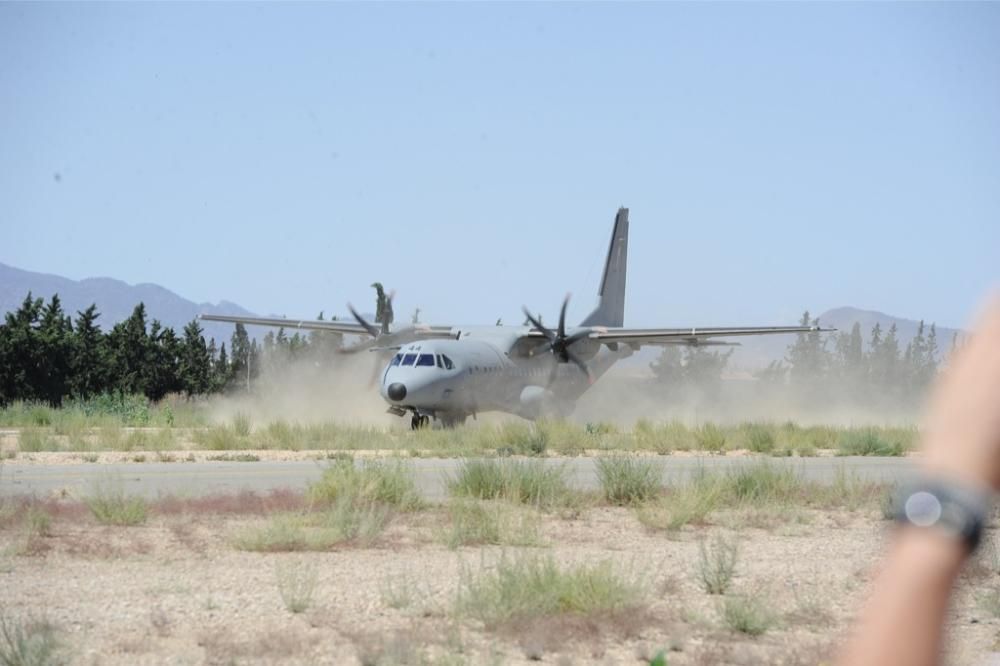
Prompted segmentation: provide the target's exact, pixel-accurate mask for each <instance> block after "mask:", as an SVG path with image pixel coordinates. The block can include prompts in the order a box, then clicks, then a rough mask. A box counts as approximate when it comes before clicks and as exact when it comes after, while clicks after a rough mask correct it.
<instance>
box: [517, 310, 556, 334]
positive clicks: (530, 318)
mask: <svg viewBox="0 0 1000 666" xmlns="http://www.w3.org/2000/svg"><path fill="white" fill-rule="evenodd" d="M521 309H522V310H524V316H525V317H527V318H528V321H530V322H531V325H532V326H534V327H535V328H537V329H538V330H539V331H541V332H542V333H543V334H544V335H545V337H546V339H548V341H549V342H550V343H555V341H556V334H555V333H553V332H552V331H550V330H549V329H547V328H545V327H544V326H542V322H540V321H538V320H537V319H535V315H533V314H531V313H530V312H528V308H527V306H524V307H522V308H521Z"/></svg>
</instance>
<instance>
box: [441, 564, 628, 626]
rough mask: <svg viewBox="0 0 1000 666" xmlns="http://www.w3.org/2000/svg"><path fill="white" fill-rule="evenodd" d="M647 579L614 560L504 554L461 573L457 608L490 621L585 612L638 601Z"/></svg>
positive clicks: (493, 624)
mask: <svg viewBox="0 0 1000 666" xmlns="http://www.w3.org/2000/svg"><path fill="white" fill-rule="evenodd" d="M644 587H645V586H644V581H641V580H638V579H637V578H635V577H633V576H629V575H626V574H624V573H622V572H620V571H618V570H617V569H616V568H615V567H614V565H612V563H611V562H610V561H607V560H606V561H603V562H600V563H598V564H593V565H589V564H578V565H574V566H569V567H565V568H561V567H560V566H559V565H557V564H556V562H555V560H554V559H553V558H552V557H535V556H526V555H522V556H520V557H517V558H515V559H512V558H509V557H506V556H504V557H502V558H501V559H500V561H499V562H498V563H497V564H496V566H495V567H492V568H489V569H486V570H484V571H482V572H480V573H479V574H478V575H470V574H468V572H465V573H464V574H463V579H462V580H461V581H460V584H459V594H458V597H457V600H456V611H457V612H458V613H459V614H462V613H469V614H470V615H472V616H473V617H475V618H477V619H479V620H482V621H483V622H484V623H486V624H487V626H497V625H499V624H503V623H505V622H510V621H524V620H531V619H532V618H540V617H545V616H552V615H558V614H565V613H573V614H578V615H586V614H591V613H597V612H603V611H616V610H622V609H625V608H630V607H635V606H638V605H640V604H641V603H642V602H643V601H644V595H645V593H644Z"/></svg>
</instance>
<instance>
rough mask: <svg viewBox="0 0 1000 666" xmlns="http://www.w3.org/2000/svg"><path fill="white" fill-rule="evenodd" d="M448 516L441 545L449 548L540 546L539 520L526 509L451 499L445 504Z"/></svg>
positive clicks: (533, 513) (500, 503)
mask: <svg viewBox="0 0 1000 666" xmlns="http://www.w3.org/2000/svg"><path fill="white" fill-rule="evenodd" d="M448 514H449V517H450V518H451V523H450V526H449V529H448V531H447V532H446V533H445V543H446V544H447V545H448V547H449V548H458V547H459V546H469V545H482V544H490V545H496V546H538V545H540V544H541V535H540V527H541V520H540V519H539V516H538V514H537V513H535V512H533V511H530V510H525V509H521V508H517V507H513V506H510V505H508V504H506V503H504V502H500V501H483V500H467V499H453V500H452V501H451V502H450V503H449V505H448Z"/></svg>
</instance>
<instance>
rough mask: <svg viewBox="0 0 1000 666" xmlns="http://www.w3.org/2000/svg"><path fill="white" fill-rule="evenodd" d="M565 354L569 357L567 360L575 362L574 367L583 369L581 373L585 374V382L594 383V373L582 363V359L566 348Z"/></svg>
mask: <svg viewBox="0 0 1000 666" xmlns="http://www.w3.org/2000/svg"><path fill="white" fill-rule="evenodd" d="M566 356H568V357H569V360H570V361H571V362H572V363H575V364H576V367H578V368H580V370H582V371H583V374H585V375H587V382H588V383H590V384H593V383H594V374H593V373H592V372H591V371H590V368H589V367H587V364H586V363H584V361H583V359H582V358H580V357H579V356H577V355H576V354H574V353H573V352H571V351H570V350H568V349H567V350H566Z"/></svg>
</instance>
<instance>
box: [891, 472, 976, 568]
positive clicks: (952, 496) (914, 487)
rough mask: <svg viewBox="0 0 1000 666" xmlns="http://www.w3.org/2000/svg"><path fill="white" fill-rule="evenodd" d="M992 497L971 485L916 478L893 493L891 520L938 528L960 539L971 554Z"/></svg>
mask: <svg viewBox="0 0 1000 666" xmlns="http://www.w3.org/2000/svg"><path fill="white" fill-rule="evenodd" d="M991 508H992V497H991V496H990V495H988V494H987V493H984V492H981V491H979V490H977V489H975V488H969V487H968V486H963V485H958V484H956V483H953V482H949V481H944V480H940V479H926V478H925V479H920V480H918V481H915V482H913V483H910V484H908V485H906V486H904V487H903V489H902V491H901V492H900V493H899V494H898V495H897V499H896V508H895V516H894V517H895V520H896V522H897V523H899V524H901V525H911V526H913V527H919V528H931V529H936V530H940V531H942V532H944V533H946V534H949V535H950V536H952V537H954V538H956V539H959V540H961V541H962V542H963V543H965V545H966V546H967V547H968V551H969V552H970V553H971V552H972V551H973V550H975V549H976V546H978V545H979V540H980V538H982V534H983V528H984V527H985V525H986V522H987V520H988V519H989V515H990V510H991Z"/></svg>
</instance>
